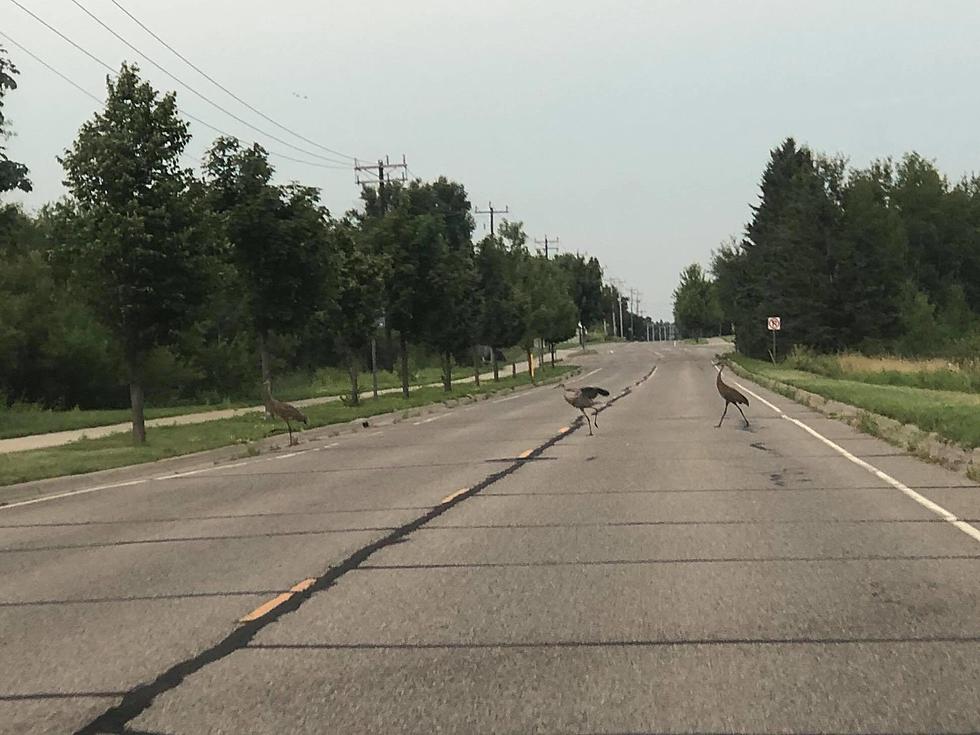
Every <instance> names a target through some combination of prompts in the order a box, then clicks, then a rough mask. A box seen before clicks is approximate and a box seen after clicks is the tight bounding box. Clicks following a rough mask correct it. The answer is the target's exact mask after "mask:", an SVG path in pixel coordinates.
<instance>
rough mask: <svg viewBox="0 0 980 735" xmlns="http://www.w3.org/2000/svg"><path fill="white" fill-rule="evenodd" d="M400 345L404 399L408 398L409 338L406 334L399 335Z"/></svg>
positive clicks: (400, 333)
mask: <svg viewBox="0 0 980 735" xmlns="http://www.w3.org/2000/svg"><path fill="white" fill-rule="evenodd" d="M398 345H399V348H400V351H401V360H402V397H403V398H408V337H406V336H405V333H404V332H399V333H398Z"/></svg>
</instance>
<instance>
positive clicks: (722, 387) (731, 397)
mask: <svg viewBox="0 0 980 735" xmlns="http://www.w3.org/2000/svg"><path fill="white" fill-rule="evenodd" d="M712 365H714V366H715V367H716V368H718V377H717V378H716V379H715V386H716V387H717V388H718V393H720V394H721V397H722V398H724V399H725V410H724V411H723V412H722V414H721V418H720V419H719V420H718V426H716V427H715V428H716V429H717V428H719V427H720V426H721V422H722V421H724V420H725V414H727V413H728V406H729V405H733V406H735V408H737V409H738V412H739V413H741V414H742V420H743V421H744V422H745V425H746V426H748V425H749V420H748V419H747V418H745V414H744V413H742V409H741V408H740V407H739V405H738V404H740V403H742V404H744V405H746V406H748V405H749V399H748V398H746V397H745V396H743V395H742V394H741V393H740V392H739V391H737V390H735V389H734V388H732V387H731V386H730V385H728V384H727V383H725V381H723V380H722V379H721V372H722V370H724V369H725V364H724V363H721V362H714V363H712Z"/></svg>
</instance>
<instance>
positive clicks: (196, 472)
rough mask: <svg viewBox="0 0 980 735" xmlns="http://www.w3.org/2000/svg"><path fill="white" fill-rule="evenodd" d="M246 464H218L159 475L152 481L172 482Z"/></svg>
mask: <svg viewBox="0 0 980 735" xmlns="http://www.w3.org/2000/svg"><path fill="white" fill-rule="evenodd" d="M245 464H248V462H235V463H234V464H218V465H215V466H214V467H203V468H201V469H199V470H190V471H189V472H175V473H174V474H172V475H160V477H154V478H153V479H154V480H173V479H175V478H178V477H188V476H190V475H199V474H201V473H202V472H213V471H214V470H227V469H230V468H232V467H241V466H242V465H245Z"/></svg>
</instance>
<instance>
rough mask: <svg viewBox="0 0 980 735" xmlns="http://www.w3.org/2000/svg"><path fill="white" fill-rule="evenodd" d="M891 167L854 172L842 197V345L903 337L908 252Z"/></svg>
mask: <svg viewBox="0 0 980 735" xmlns="http://www.w3.org/2000/svg"><path fill="white" fill-rule="evenodd" d="M890 185H891V165H890V163H889V162H876V163H875V164H873V165H872V166H871V168H869V169H867V170H864V171H855V172H853V173H852V174H851V175H850V176H849V177H848V180H847V183H846V185H845V186H844V189H843V191H842V195H841V205H842V213H843V216H842V218H841V230H840V236H839V237H838V238H836V239H835V240H834V242H833V243H832V246H831V252H832V253H833V263H834V273H833V276H834V278H833V287H834V294H835V302H836V307H835V313H836V314H837V315H838V316H839V319H838V321H837V324H836V327H837V329H838V332H839V339H840V342H841V344H842V345H846V346H857V345H859V344H861V343H870V342H877V343H879V344H880V343H882V341H884V340H892V339H894V338H896V337H897V336H898V335H899V331H900V327H901V324H900V311H901V301H902V288H903V286H904V283H905V281H906V279H907V277H908V275H907V271H906V262H907V254H908V249H907V245H906V239H905V230H904V228H903V226H902V221H901V218H900V217H899V215H898V213H897V212H896V211H895V210H894V208H891V207H889V201H888V197H889V188H890Z"/></svg>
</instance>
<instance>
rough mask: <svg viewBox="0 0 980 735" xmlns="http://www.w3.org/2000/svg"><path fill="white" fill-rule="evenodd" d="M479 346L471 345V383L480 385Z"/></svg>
mask: <svg viewBox="0 0 980 735" xmlns="http://www.w3.org/2000/svg"><path fill="white" fill-rule="evenodd" d="M480 367H481V364H480V348H479V347H478V346H477V345H473V384H474V385H476V387H477V388H479V387H480Z"/></svg>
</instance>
